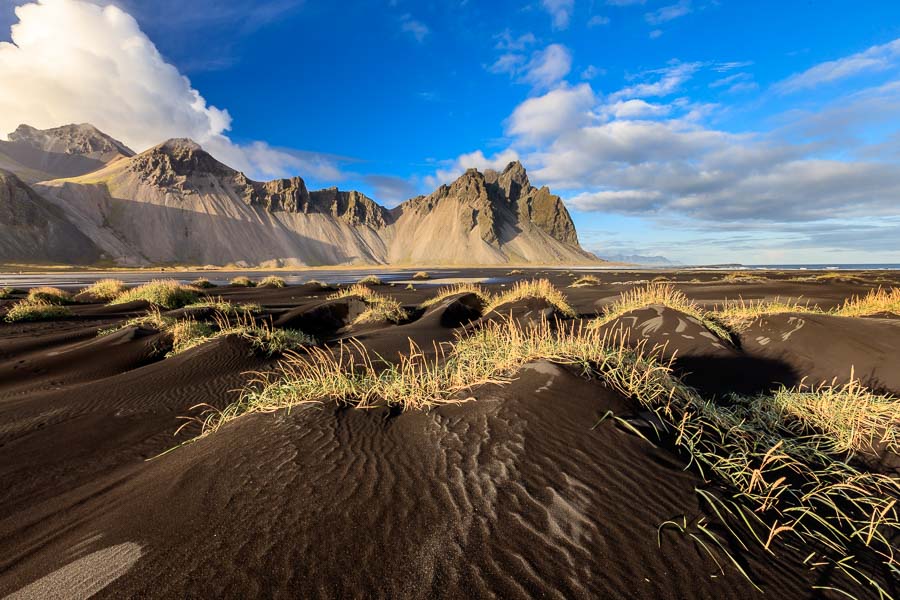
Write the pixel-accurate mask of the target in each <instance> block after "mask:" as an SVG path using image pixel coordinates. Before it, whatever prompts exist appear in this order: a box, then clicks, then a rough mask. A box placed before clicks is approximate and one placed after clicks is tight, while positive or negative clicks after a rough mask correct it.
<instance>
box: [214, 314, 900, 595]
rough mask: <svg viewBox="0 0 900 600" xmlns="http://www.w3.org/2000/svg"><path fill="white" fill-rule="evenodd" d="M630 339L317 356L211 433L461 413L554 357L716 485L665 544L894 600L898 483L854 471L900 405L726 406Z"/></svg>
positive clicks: (221, 419) (836, 400)
mask: <svg viewBox="0 0 900 600" xmlns="http://www.w3.org/2000/svg"><path fill="white" fill-rule="evenodd" d="M623 340H624V338H623V337H621V336H617V335H616V334H609V333H605V334H601V332H600V331H599V330H598V329H597V328H582V327H579V326H576V325H575V324H572V325H571V326H570V327H562V328H560V327H558V326H553V327H551V326H550V325H549V324H548V323H546V322H544V323H542V324H541V325H539V326H529V327H523V326H521V325H519V324H517V323H516V322H514V321H512V320H505V321H501V322H488V323H485V325H484V326H483V327H481V328H478V329H475V330H473V331H471V332H469V335H468V336H466V337H462V338H460V339H458V340H457V341H456V342H455V343H453V344H450V345H447V346H445V347H443V352H439V353H438V356H437V357H430V356H428V355H426V354H424V353H422V352H421V351H420V350H418V349H417V348H416V347H415V346H412V347H411V348H410V352H409V354H408V355H406V356H404V357H401V360H400V362H399V363H396V364H394V363H386V362H384V361H382V360H381V359H379V358H378V357H376V356H371V355H369V354H368V353H367V352H366V350H365V348H364V347H363V346H362V345H361V344H359V343H356V342H351V343H348V344H344V343H342V344H340V345H339V346H338V347H336V348H332V349H325V348H314V349H311V350H310V352H309V354H308V355H305V356H299V355H298V356H292V357H289V358H288V359H287V360H286V361H285V362H284V363H283V366H282V369H281V371H280V372H279V373H277V374H274V375H272V376H269V377H266V378H262V379H261V380H260V381H258V382H257V384H256V385H254V386H251V387H249V388H247V389H246V390H245V391H244V392H243V394H242V396H241V398H240V399H239V400H238V401H237V402H235V403H234V404H232V405H230V406H229V407H227V408H226V409H225V410H223V411H221V412H216V413H214V414H210V415H208V418H207V419H206V421H205V423H204V433H205V434H209V433H212V432H215V431H216V430H218V429H219V428H221V427H222V426H223V425H225V424H227V423H228V422H229V421H231V420H233V419H235V418H239V417H240V416H241V415H244V414H247V413H254V412H271V411H276V410H281V409H289V408H290V407H292V406H297V405H301V404H305V403H318V402H323V401H333V402H337V403H340V404H347V405H350V406H354V407H358V408H367V407H372V406H377V405H389V406H395V407H397V408H399V409H402V410H421V409H428V408H429V407H432V406H435V405H439V404H446V403H463V402H467V401H470V400H473V399H477V397H478V396H479V386H481V385H483V384H493V385H498V384H499V385H502V384H503V383H504V382H507V381H509V380H510V379H511V378H514V377H515V376H516V374H517V372H518V371H519V370H520V369H521V368H522V367H523V366H524V365H526V364H528V363H530V362H533V361H535V360H548V361H551V362H554V363H557V364H560V365H566V366H568V367H569V368H572V369H574V370H576V371H577V372H579V373H581V374H583V375H584V376H586V377H589V378H592V379H597V380H599V381H600V382H602V383H603V384H604V385H605V386H606V387H607V388H611V389H613V390H616V391H617V392H619V393H620V394H621V395H622V396H623V397H625V398H629V399H631V401H632V402H635V403H637V405H638V406H639V407H642V408H643V409H644V410H647V411H650V412H651V413H652V414H653V415H654V416H653V418H652V419H650V420H649V421H648V422H652V423H654V428H655V434H654V433H652V432H649V430H645V431H644V432H643V433H642V432H641V431H639V430H637V429H635V428H634V427H633V426H631V425H630V423H629V422H628V421H625V420H622V419H620V418H619V417H617V416H615V415H609V414H607V415H605V416H603V417H601V421H603V420H605V419H607V418H609V419H613V420H617V421H620V422H621V427H623V428H625V429H628V430H630V431H632V432H633V433H635V434H636V435H639V436H641V437H643V438H644V439H645V440H646V441H647V442H648V443H650V444H653V445H657V446H660V447H663V448H668V449H669V450H671V451H672V452H673V453H674V454H673V455H674V456H677V457H681V458H682V459H683V460H684V461H685V463H686V465H687V467H688V468H690V469H692V470H694V471H695V473H697V474H698V475H700V476H701V477H702V478H703V479H704V480H706V481H707V482H708V484H709V485H708V486H705V487H704V489H700V488H698V489H697V490H696V491H697V494H698V498H699V500H700V504H701V507H703V510H704V512H705V513H706V516H704V517H703V518H702V519H700V520H699V521H688V520H687V519H686V518H685V519H684V520H683V521H682V520H680V519H677V518H673V519H672V520H670V521H667V522H664V523H661V524H659V543H660V544H662V543H663V540H664V538H665V537H666V536H668V535H682V536H685V537H690V538H692V539H694V540H695V542H696V543H697V548H698V551H702V552H705V553H707V554H708V555H709V556H710V557H711V558H712V560H714V561H716V563H717V564H719V565H720V567H721V568H723V569H724V568H729V569H736V570H737V571H739V572H740V573H742V574H743V575H744V576H745V577H747V579H749V580H750V581H751V582H752V581H753V573H752V570H749V569H748V568H747V566H748V561H747V560H746V555H752V556H754V557H757V558H760V557H771V558H772V559H774V560H778V557H779V555H780V554H781V553H790V554H791V555H792V556H794V557H797V556H801V557H802V556H806V560H805V561H804V564H806V565H808V567H809V568H810V569H812V570H814V571H816V572H817V573H819V574H820V576H819V577H818V578H817V579H818V581H822V582H827V583H823V584H819V585H818V586H813V589H811V590H810V596H817V595H818V594H821V593H822V592H823V590H825V589H830V590H836V593H838V594H842V595H846V596H849V597H857V596H861V595H865V596H873V597H874V596H878V595H882V597H890V590H889V589H886V588H885V579H886V578H887V579H889V578H890V577H892V576H891V575H890V573H891V572H896V565H895V557H894V550H895V545H896V541H895V538H896V536H897V533H898V530H900V517H898V509H897V498H898V496H900V480H898V479H897V478H895V477H892V476H888V475H883V474H879V473H875V472H871V471H868V470H865V469H864V468H862V467H859V466H856V462H855V457H856V456H857V455H858V454H862V453H866V452H871V451H873V450H874V449H875V447H878V446H881V447H885V446H886V447H887V448H888V449H889V451H895V450H896V440H895V439H894V438H893V436H891V435H889V434H886V430H888V429H890V428H892V427H894V426H895V425H896V420H897V418H898V405H900V400H898V399H896V398H892V397H889V396H877V395H873V394H871V393H870V392H868V391H867V390H865V389H864V388H862V387H860V386H859V385H858V384H855V385H853V386H844V387H839V388H831V387H826V388H818V389H815V390H807V389H802V388H798V389H785V390H781V391H779V392H777V393H775V394H771V395H760V396H757V397H752V398H741V397H735V398H732V399H730V401H729V402H728V403H727V404H719V403H716V402H713V401H710V400H708V399H706V398H704V397H702V396H700V395H699V394H698V393H697V392H696V391H695V390H693V389H692V388H690V387H688V386H686V385H684V384H683V383H682V382H681V381H680V380H679V379H678V378H677V377H676V376H675V375H674V373H673V371H672V369H671V366H670V363H665V362H660V360H659V354H658V353H657V352H656V351H655V350H653V349H647V348H645V347H642V346H638V347H637V348H634V347H628V346H626V345H625V343H624V341H623ZM834 406H837V407H839V408H838V409H831V408H830V407H834ZM795 560H799V559H796V558H795ZM823 586H827V587H823Z"/></svg>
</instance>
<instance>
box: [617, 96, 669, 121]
mask: <svg viewBox="0 0 900 600" xmlns="http://www.w3.org/2000/svg"><path fill="white" fill-rule="evenodd" d="M671 110H672V107H671V106H668V105H666V104H652V103H650V102H645V101H644V100H640V99H633V100H619V101H618V102H615V103H613V104H611V105H608V106H606V107H604V112H605V113H606V114H607V115H609V116H611V117H613V118H616V119H645V118H656V117H662V116H665V115H667V114H669V112H671Z"/></svg>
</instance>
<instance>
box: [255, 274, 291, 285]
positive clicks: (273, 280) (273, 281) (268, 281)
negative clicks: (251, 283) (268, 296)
mask: <svg viewBox="0 0 900 600" xmlns="http://www.w3.org/2000/svg"><path fill="white" fill-rule="evenodd" d="M257 285H258V286H260V287H274V288H283V287H286V286H287V283H286V282H285V281H284V279H282V278H281V277H278V276H277V275H269V276H268V277H263V278H262V280H261V281H260V282H259V283H258V284H257Z"/></svg>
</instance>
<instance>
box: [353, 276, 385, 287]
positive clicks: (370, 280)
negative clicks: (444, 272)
mask: <svg viewBox="0 0 900 600" xmlns="http://www.w3.org/2000/svg"><path fill="white" fill-rule="evenodd" d="M356 283H357V285H383V282H382V281H381V279H379V278H378V276H377V275H366V276H365V277H363V278H362V279H360V280H359V281H357V282H356Z"/></svg>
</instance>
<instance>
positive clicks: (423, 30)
mask: <svg viewBox="0 0 900 600" xmlns="http://www.w3.org/2000/svg"><path fill="white" fill-rule="evenodd" d="M400 29H401V31H403V32H404V33H408V34H410V35H411V36H413V37H414V38H415V40H416V41H417V42H419V43H420V44H421V43H422V42H424V41H425V38H426V37H428V34H429V33H431V30H430V29H429V28H428V25H426V24H425V23H423V22H422V21H418V20H416V19H414V18H413V17H412V15H410V14H405V15H403V16H402V17H400Z"/></svg>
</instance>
